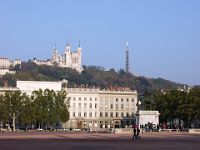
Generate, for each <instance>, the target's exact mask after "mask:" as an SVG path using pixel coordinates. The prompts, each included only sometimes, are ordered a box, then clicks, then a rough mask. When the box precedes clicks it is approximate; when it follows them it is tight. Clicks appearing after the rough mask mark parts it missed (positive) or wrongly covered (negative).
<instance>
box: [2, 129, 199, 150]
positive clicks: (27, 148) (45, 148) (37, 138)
mask: <svg viewBox="0 0 200 150" xmlns="http://www.w3.org/2000/svg"><path fill="white" fill-rule="evenodd" d="M141 137H142V140H141V141H131V134H107V133H101V134H99V133H70V132H28V133H26V132H17V133H0V150H18V149H19V150H57V149H58V150H100V149H103V150H109V149H114V150H132V149H136V150H140V149H148V150H177V149H181V150H190V149H191V150H198V149H200V135H192V134H180V133H145V134H141Z"/></svg>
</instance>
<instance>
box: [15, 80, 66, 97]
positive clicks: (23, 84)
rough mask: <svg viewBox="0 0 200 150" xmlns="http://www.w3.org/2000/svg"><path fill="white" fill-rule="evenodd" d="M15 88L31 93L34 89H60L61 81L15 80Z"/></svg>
mask: <svg viewBox="0 0 200 150" xmlns="http://www.w3.org/2000/svg"><path fill="white" fill-rule="evenodd" d="M17 88H18V89H19V90H20V91H21V92H23V93H27V94H28V95H31V94H32V92H33V91H35V90H39V89H42V90H45V89H49V90H54V91H61V88H62V82H49V81H17Z"/></svg>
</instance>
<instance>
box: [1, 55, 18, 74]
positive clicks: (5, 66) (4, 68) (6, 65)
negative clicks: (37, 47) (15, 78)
mask: <svg viewBox="0 0 200 150" xmlns="http://www.w3.org/2000/svg"><path fill="white" fill-rule="evenodd" d="M16 65H20V66H21V60H19V59H15V60H13V61H10V60H9V59H8V58H3V57H0V76H1V75H5V74H6V73H10V74H14V73H15V71H10V67H11V66H13V67H15V66H16Z"/></svg>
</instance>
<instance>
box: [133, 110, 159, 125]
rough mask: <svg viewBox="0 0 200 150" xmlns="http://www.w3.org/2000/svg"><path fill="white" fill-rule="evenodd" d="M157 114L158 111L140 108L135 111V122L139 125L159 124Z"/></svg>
mask: <svg viewBox="0 0 200 150" xmlns="http://www.w3.org/2000/svg"><path fill="white" fill-rule="evenodd" d="M159 115H160V113H159V112H158V111H153V110H149V111H146V110H140V111H139V112H138V113H137V119H136V120H137V122H136V124H137V125H139V126H141V125H143V126H144V125H145V124H148V123H151V124H154V125H158V124H159Z"/></svg>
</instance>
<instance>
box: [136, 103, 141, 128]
mask: <svg viewBox="0 0 200 150" xmlns="http://www.w3.org/2000/svg"><path fill="white" fill-rule="evenodd" d="M140 105H141V102H140V100H138V101H137V104H136V106H137V111H136V125H138V126H139V124H140Z"/></svg>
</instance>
